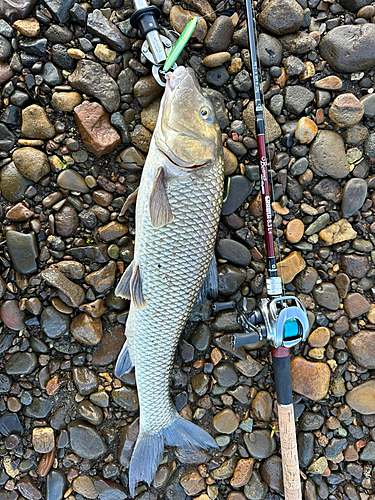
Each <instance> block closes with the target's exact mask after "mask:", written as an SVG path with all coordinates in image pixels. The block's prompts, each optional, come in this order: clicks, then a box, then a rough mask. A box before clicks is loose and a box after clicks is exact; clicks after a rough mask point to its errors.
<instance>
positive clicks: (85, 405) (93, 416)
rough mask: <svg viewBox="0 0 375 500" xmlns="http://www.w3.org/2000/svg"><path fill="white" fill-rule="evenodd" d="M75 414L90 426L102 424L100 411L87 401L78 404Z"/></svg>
mask: <svg viewBox="0 0 375 500" xmlns="http://www.w3.org/2000/svg"><path fill="white" fill-rule="evenodd" d="M77 412H78V413H79V414H80V415H81V417H82V418H84V419H85V420H87V421H88V422H89V423H90V424H92V425H100V424H101V423H102V422H103V412H102V410H101V409H100V408H99V407H98V406H95V405H94V404H93V403H91V401H88V400H87V399H85V400H84V401H81V402H80V403H79V404H78V406H77Z"/></svg>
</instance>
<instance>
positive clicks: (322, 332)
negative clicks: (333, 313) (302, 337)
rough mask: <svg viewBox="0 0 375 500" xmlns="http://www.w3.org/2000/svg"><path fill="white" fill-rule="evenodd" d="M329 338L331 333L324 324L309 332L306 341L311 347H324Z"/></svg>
mask: <svg viewBox="0 0 375 500" xmlns="http://www.w3.org/2000/svg"><path fill="white" fill-rule="evenodd" d="M330 338H331V334H330V332H329V330H328V328H326V327H325V326H320V327H318V328H316V329H315V330H314V331H313V332H311V333H310V335H309V338H308V339H307V341H308V343H309V344H310V346H311V347H325V346H326V345H327V344H328V342H329V339H330Z"/></svg>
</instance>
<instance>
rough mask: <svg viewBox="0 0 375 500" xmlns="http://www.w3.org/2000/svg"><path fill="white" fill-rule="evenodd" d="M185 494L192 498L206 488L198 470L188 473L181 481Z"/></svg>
mask: <svg viewBox="0 0 375 500" xmlns="http://www.w3.org/2000/svg"><path fill="white" fill-rule="evenodd" d="M180 483H181V486H182V487H183V489H184V491H185V493H186V494H187V495H190V496H194V495H197V494H198V493H200V492H201V491H203V490H204V489H205V488H206V483H205V480H204V479H203V477H202V476H201V475H200V474H199V472H198V471H196V470H191V471H188V472H186V473H185V474H184V475H183V476H182V477H181V479H180Z"/></svg>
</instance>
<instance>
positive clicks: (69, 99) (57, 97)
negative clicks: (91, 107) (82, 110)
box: [52, 92, 82, 112]
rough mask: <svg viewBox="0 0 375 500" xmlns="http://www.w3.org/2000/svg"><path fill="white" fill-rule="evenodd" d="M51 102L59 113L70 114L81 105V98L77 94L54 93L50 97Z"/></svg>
mask: <svg viewBox="0 0 375 500" xmlns="http://www.w3.org/2000/svg"><path fill="white" fill-rule="evenodd" d="M52 102H53V104H54V105H55V106H56V108H57V109H59V110H60V111H64V112H70V111H73V109H74V108H75V107H76V106H78V105H79V104H81V102H82V97H81V94H79V93H78V92H55V93H54V94H53V95H52Z"/></svg>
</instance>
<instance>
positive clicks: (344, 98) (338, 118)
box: [328, 94, 365, 127]
mask: <svg viewBox="0 0 375 500" xmlns="http://www.w3.org/2000/svg"><path fill="white" fill-rule="evenodd" d="M364 110H365V107H364V105H363V103H362V102H361V101H360V100H359V99H357V97H356V96H355V95H354V94H340V95H338V96H337V97H336V99H335V100H334V101H333V104H332V106H331V107H330V108H329V111H328V115H329V117H330V118H331V120H332V121H333V122H335V123H336V125H338V126H339V127H351V126H352V125H356V124H357V123H358V122H360V121H361V119H362V116H363V113H364Z"/></svg>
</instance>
